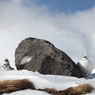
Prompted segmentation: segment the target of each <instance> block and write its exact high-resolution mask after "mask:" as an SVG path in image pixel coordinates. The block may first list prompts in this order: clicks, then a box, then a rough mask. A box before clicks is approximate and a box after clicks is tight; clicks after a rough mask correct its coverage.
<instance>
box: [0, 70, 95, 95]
mask: <svg viewBox="0 0 95 95" xmlns="http://www.w3.org/2000/svg"><path fill="white" fill-rule="evenodd" d="M9 79H29V80H30V81H31V82H33V83H34V84H35V87H36V88H47V87H48V88H55V89H57V90H63V89H66V88H68V87H75V86H78V85H80V84H84V83H90V84H91V85H93V86H94V87H95V69H94V70H93V72H92V74H91V75H90V76H89V77H87V78H76V77H68V76H59V75H42V74H39V73H38V72H32V71H27V70H22V71H17V70H13V71H3V70H1V71H0V81H2V80H9ZM26 94H28V95H49V94H48V93H46V92H43V91H36V90H30V89H27V90H22V91H17V92H14V93H11V94H10V95H26ZM4 95H7V94H4ZM87 95H95V93H94V92H92V93H90V94H87Z"/></svg>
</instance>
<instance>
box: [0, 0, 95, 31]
mask: <svg viewBox="0 0 95 95" xmlns="http://www.w3.org/2000/svg"><path fill="white" fill-rule="evenodd" d="M37 1H38V0H3V1H0V28H2V29H3V28H8V27H10V26H12V25H16V24H20V23H25V22H32V21H35V20H39V21H43V22H45V23H49V24H50V25H53V26H55V27H56V28H58V29H59V30H70V31H84V32H93V31H95V26H94V25H95V7H93V8H92V9H89V10H86V11H78V12H76V13H71V14H65V13H64V12H63V13H53V12H51V11H50V10H48V7H47V6H38V5H36V2H37Z"/></svg>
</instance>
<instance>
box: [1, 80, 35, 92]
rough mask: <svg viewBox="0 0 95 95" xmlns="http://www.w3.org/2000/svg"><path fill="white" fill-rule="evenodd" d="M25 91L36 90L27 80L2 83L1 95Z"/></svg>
mask: <svg viewBox="0 0 95 95" xmlns="http://www.w3.org/2000/svg"><path fill="white" fill-rule="evenodd" d="M24 89H35V86H34V84H33V83H32V82H30V81H29V80H27V79H19V80H5V81H1V82H0V94H3V93H11V92H14V91H19V90H24Z"/></svg>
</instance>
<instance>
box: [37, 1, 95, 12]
mask: <svg viewBox="0 0 95 95" xmlns="http://www.w3.org/2000/svg"><path fill="white" fill-rule="evenodd" d="M36 4H38V5H44V6H47V7H48V9H49V10H51V11H54V12H65V13H74V12H76V11H85V10H87V9H90V8H92V7H94V6H95V0H38V2H36Z"/></svg>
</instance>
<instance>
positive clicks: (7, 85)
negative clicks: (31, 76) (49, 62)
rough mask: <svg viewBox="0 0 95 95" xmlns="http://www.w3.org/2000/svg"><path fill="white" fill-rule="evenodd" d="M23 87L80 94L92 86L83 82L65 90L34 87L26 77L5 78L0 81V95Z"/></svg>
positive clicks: (60, 94) (57, 93)
mask: <svg viewBox="0 0 95 95" xmlns="http://www.w3.org/2000/svg"><path fill="white" fill-rule="evenodd" d="M25 89H34V90H39V91H46V92H47V93H50V94H52V95H81V94H86V93H90V92H92V91H93V90H94V87H93V86H92V85H90V84H83V85H79V86H77V87H69V88H67V89H65V90H60V91H57V90H56V89H54V88H45V89H35V86H34V84H33V83H32V82H30V81H29V80H27V79H19V80H5V81H1V82H0V95H1V94H3V93H11V92H15V91H19V90H25Z"/></svg>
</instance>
